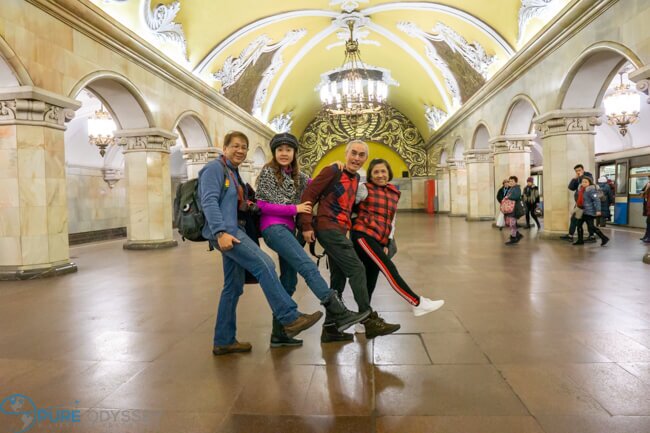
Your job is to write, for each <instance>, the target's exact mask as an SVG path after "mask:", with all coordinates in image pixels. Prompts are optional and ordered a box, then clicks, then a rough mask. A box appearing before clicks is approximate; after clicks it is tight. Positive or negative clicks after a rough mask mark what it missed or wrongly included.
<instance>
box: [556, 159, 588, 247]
mask: <svg viewBox="0 0 650 433" xmlns="http://www.w3.org/2000/svg"><path fill="white" fill-rule="evenodd" d="M573 170H574V171H575V172H576V177H574V178H573V179H571V181H570V182H569V190H570V191H574V198H575V199H576V200H577V198H578V188H580V182H582V178H583V177H588V178H591V180H593V179H594V175H593V174H591V173H589V172H588V171H585V167H584V166H583V165H582V164H577V165H576V166H575V167H573ZM578 224H582V221H581V220H579V219H577V218H576V216H575V213H573V212H571V222H570V223H569V234H567V235H564V236H561V237H560V239H565V240H567V241H573V235H574V234H575V232H576V229H577V228H578ZM586 242H596V238H595V237H594V234H593V233H592V232H589V237H588V238H587V239H586Z"/></svg>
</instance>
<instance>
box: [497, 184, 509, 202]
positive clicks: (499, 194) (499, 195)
mask: <svg viewBox="0 0 650 433" xmlns="http://www.w3.org/2000/svg"><path fill="white" fill-rule="evenodd" d="M508 188H509V186H508V179H503V182H501V188H499V190H498V191H497V201H498V202H499V203H501V201H502V200H503V197H505V196H506V194H507V193H508Z"/></svg>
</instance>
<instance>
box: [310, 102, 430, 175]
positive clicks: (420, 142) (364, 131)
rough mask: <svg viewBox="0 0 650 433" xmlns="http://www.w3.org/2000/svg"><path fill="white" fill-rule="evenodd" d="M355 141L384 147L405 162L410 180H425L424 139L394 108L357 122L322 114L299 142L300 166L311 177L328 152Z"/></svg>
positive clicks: (358, 118)
mask: <svg viewBox="0 0 650 433" xmlns="http://www.w3.org/2000/svg"><path fill="white" fill-rule="evenodd" d="M355 139H357V140H364V141H375V142H378V143H382V144H385V145H386V146H388V147H390V148H391V149H393V150H394V151H395V152H397V154H398V155H399V156H401V157H402V159H404V161H405V162H406V165H407V166H408V168H409V172H410V174H411V176H426V174H427V153H426V151H425V150H424V139H423V138H422V135H420V132H419V131H418V129H417V128H416V127H415V125H414V124H413V122H411V121H410V120H409V119H408V118H407V117H406V116H405V115H404V114H402V113H401V112H399V111H398V110H396V109H395V108H393V107H386V109H385V110H382V111H380V112H378V113H372V114H362V115H360V116H358V117H357V118H356V119H351V118H349V117H348V116H345V115H338V116H332V115H326V114H324V113H320V114H319V115H318V116H317V117H316V118H315V119H314V120H312V121H311V123H310V124H309V125H307V128H305V132H304V133H303V134H302V137H301V138H300V150H299V152H298V162H299V163H300V166H301V167H302V168H303V170H304V171H305V172H306V173H308V174H311V173H312V171H313V170H314V168H315V167H316V165H317V164H318V162H319V161H320V160H321V159H322V158H323V156H324V155H325V154H326V153H327V152H329V151H330V150H331V149H333V148H335V147H336V146H338V145H340V144H346V143H348V142H349V141H351V140H355ZM371 157H372V155H371Z"/></svg>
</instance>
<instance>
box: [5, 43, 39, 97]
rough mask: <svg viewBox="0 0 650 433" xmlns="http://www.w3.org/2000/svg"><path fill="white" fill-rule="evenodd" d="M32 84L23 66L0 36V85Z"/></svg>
mask: <svg viewBox="0 0 650 433" xmlns="http://www.w3.org/2000/svg"><path fill="white" fill-rule="evenodd" d="M33 85H34V82H33V81H32V79H31V77H30V76H29V74H28V73H27V69H25V66H24V65H23V64H22V62H21V61H20V59H19V58H18V56H16V53H15V52H14V50H13V49H11V47H10V46H9V44H7V42H6V41H5V40H4V39H3V38H2V37H0V87H17V86H33Z"/></svg>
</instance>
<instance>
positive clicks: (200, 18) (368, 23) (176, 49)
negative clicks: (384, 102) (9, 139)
mask: <svg viewBox="0 0 650 433" xmlns="http://www.w3.org/2000/svg"><path fill="white" fill-rule="evenodd" d="M571 1H572V0H491V1H486V0H442V1H436V2H433V1H409V2H403V1H402V2H396V1H388V0H357V1H350V0H300V1H296V0H238V1H214V0H178V1H169V0H162V3H161V4H152V3H151V0H93V2H94V3H95V4H96V5H97V6H99V7H100V8H102V9H103V10H104V11H105V12H107V13H108V14H109V15H111V16H112V17H113V18H115V19H116V20H117V21H119V22H121V23H122V24H124V25H126V26H127V27H128V28H129V29H130V30H132V31H134V32H135V33H137V34H139V35H141V36H143V37H145V38H146V39H147V40H149V41H150V42H152V44H154V46H156V47H157V48H159V49H160V50H161V51H163V52H164V53H165V54H166V55H167V56H169V57H170V58H171V59H173V61H176V62H177V63H179V64H180V65H182V66H183V67H185V68H187V69H188V70H190V71H192V72H193V73H194V74H196V75H197V76H198V77H200V78H201V79H202V80H204V81H206V82H208V83H210V84H211V85H213V86H214V87H215V89H217V90H219V91H221V92H222V93H223V94H224V95H225V96H226V97H228V98H229V99H230V100H232V101H233V102H235V103H236V104H238V105H239V106H241V107H242V108H244V109H246V110H247V111H248V112H250V113H251V114H253V115H255V116H256V117H258V118H259V119H260V120H262V121H264V122H267V123H269V124H272V125H274V126H276V127H279V126H278V124H281V123H282V122H283V121H284V122H285V124H286V122H287V121H290V122H292V126H291V130H292V132H293V133H295V134H297V135H300V134H301V133H302V131H303V130H304V128H305V127H306V126H307V124H308V123H309V122H310V121H311V120H312V119H313V118H314V117H315V116H316V114H317V113H318V111H319V110H320V100H319V96H318V93H317V91H316V90H315V89H316V87H317V86H318V84H319V82H320V76H321V74H322V73H324V72H327V71H330V70H332V69H334V68H337V67H340V66H341V64H342V62H343V54H344V46H343V43H344V39H345V38H347V36H348V32H347V30H346V28H345V27H346V25H345V21H346V20H347V19H349V18H350V17H353V18H354V19H355V20H356V23H357V24H358V30H355V35H357V36H358V39H359V41H360V50H361V57H362V59H363V61H364V62H365V63H366V64H369V65H373V66H377V67H381V68H385V69H386V70H388V71H389V72H390V75H391V76H392V78H393V79H394V80H395V82H396V83H395V85H393V86H390V88H389V96H388V103H389V104H391V105H392V106H393V107H395V108H396V109H398V110H399V111H401V112H402V113H404V114H405V115H406V116H407V117H408V118H410V119H411V120H412V121H413V123H414V124H415V125H416V126H417V128H418V129H419V131H420V133H421V134H422V136H424V137H427V136H428V135H430V133H431V132H432V130H433V129H434V128H436V127H437V126H439V124H440V123H441V122H442V121H444V118H445V116H448V115H450V114H452V113H453V112H454V111H456V110H457V109H458V107H460V106H461V105H462V104H463V103H464V102H465V101H467V100H468V99H469V97H470V96H471V95H472V94H474V92H476V90H478V89H479V88H480V87H481V86H482V85H483V84H484V83H485V81H486V80H489V78H490V77H491V76H492V75H493V74H494V73H495V72H496V71H497V70H498V69H499V68H500V67H501V66H503V65H504V64H505V62H507V60H508V59H509V58H510V57H512V55H514V53H516V51H517V50H519V49H521V48H522V47H523V46H524V45H525V44H526V43H527V42H528V41H529V40H530V39H531V38H534V37H535V34H536V33H538V31H539V30H540V29H541V28H542V27H543V26H544V25H545V24H546V23H547V22H548V21H549V20H552V19H553V17H554V16H556V15H557V14H558V13H559V12H560V11H561V9H562V8H563V7H565V6H566V5H567V4H568V3H570V2H571ZM287 115H288V117H287Z"/></svg>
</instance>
